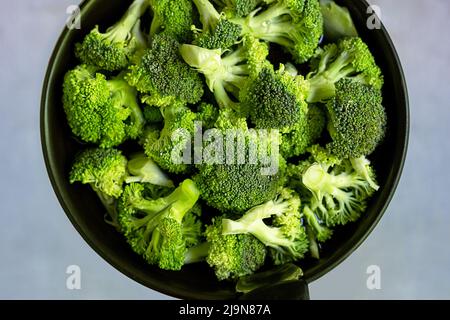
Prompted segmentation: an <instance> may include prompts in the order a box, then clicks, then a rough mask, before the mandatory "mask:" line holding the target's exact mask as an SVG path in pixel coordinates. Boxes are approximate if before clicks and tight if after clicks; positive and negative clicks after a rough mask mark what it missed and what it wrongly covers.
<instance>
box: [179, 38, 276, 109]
mask: <svg viewBox="0 0 450 320" xmlns="http://www.w3.org/2000/svg"><path fill="white" fill-rule="evenodd" d="M180 52H181V55H182V57H183V59H184V60H185V61H186V62H187V63H188V64H189V65H190V66H191V67H193V68H195V69H196V70H197V71H198V72H200V73H202V74H204V75H205V77H206V83H207V85H208V87H209V89H210V90H211V92H213V93H214V96H215V98H216V101H217V103H218V105H219V106H220V107H221V108H224V107H231V108H234V109H239V106H238V105H239V104H238V103H237V102H236V100H238V99H239V91H240V89H241V88H242V87H243V86H244V85H245V83H246V81H247V78H248V76H249V75H252V74H257V73H258V72H259V71H260V70H261V68H262V67H263V66H264V65H265V64H266V57H267V55H268V47H267V45H266V44H264V43H261V42H259V41H258V40H256V39H251V38H246V39H244V40H243V44H242V45H240V46H239V47H238V48H237V49H236V50H234V51H231V52H229V51H226V53H225V52H224V51H222V50H220V49H216V50H211V49H205V48H201V47H198V46H195V45H188V44H184V45H182V46H181V49H180ZM230 94H231V95H232V96H234V98H235V99H234V100H233V99H232V97H230Z"/></svg>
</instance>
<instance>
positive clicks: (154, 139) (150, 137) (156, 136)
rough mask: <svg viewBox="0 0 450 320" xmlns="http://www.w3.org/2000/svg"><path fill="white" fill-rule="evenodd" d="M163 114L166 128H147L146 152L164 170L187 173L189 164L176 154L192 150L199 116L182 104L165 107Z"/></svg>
mask: <svg viewBox="0 0 450 320" xmlns="http://www.w3.org/2000/svg"><path fill="white" fill-rule="evenodd" d="M163 116H164V128H163V129H162V130H161V131H160V130H159V128H157V127H149V128H147V131H146V133H145V138H144V139H143V140H144V149H145V153H146V154H147V156H149V157H150V158H151V159H152V160H153V161H155V162H156V163H157V164H158V165H159V166H160V167H161V168H163V169H164V170H167V171H169V172H171V173H187V172H188V171H189V170H190V166H189V164H186V163H184V161H176V160H177V159H175V158H174V155H175V154H177V155H179V154H181V153H182V152H184V151H185V150H190V148H189V146H190V144H191V142H192V141H191V137H192V136H193V135H194V129H195V127H194V121H195V120H196V118H197V116H196V114H195V113H194V112H192V111H191V110H190V109H188V108H186V107H185V106H182V105H173V106H171V107H166V108H164V109H163ZM180 148H181V149H180ZM181 160H183V159H181Z"/></svg>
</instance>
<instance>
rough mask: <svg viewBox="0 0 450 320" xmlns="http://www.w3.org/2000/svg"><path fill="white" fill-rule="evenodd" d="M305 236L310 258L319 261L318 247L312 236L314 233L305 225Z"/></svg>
mask: <svg viewBox="0 0 450 320" xmlns="http://www.w3.org/2000/svg"><path fill="white" fill-rule="evenodd" d="M306 234H307V235H308V240H309V252H310V254H311V257H313V258H315V259H320V254H319V245H318V244H317V241H316V237H315V236H314V231H313V230H312V228H311V227H310V226H309V225H306Z"/></svg>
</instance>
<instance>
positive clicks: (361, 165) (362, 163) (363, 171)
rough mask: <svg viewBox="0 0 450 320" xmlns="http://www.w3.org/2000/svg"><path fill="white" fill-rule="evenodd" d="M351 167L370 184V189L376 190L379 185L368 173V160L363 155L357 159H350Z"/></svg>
mask: <svg viewBox="0 0 450 320" xmlns="http://www.w3.org/2000/svg"><path fill="white" fill-rule="evenodd" d="M350 162H351V164H352V167H353V169H355V171H356V172H357V173H358V174H359V175H360V176H361V177H363V178H364V179H365V180H366V181H367V182H368V183H369V185H370V187H371V188H372V189H374V190H375V191H378V190H379V189H380V186H379V185H378V184H377V183H376V182H375V180H374V179H373V178H372V177H371V175H370V173H369V170H368V168H369V166H370V162H369V160H367V159H366V158H365V157H364V156H363V157H360V158H357V159H350Z"/></svg>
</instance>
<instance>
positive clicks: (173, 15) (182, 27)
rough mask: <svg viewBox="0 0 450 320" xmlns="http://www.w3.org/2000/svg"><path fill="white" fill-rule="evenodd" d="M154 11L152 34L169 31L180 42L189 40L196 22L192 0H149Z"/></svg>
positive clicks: (152, 35)
mask: <svg viewBox="0 0 450 320" xmlns="http://www.w3.org/2000/svg"><path fill="white" fill-rule="evenodd" d="M147 1H149V2H150V6H151V9H152V11H153V20H152V24H151V27H150V36H151V37H154V36H156V35H157V34H158V33H160V32H161V31H163V32H165V33H169V34H170V35H171V36H173V37H175V38H176V39H177V40H178V41H180V42H189V41H190V38H191V26H192V25H193V23H194V8H193V5H192V2H191V0H176V1H174V0H147Z"/></svg>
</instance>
